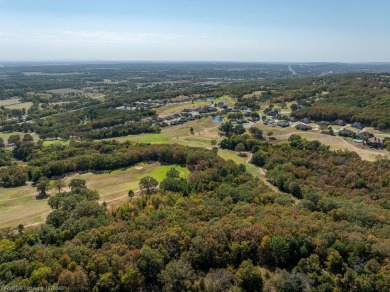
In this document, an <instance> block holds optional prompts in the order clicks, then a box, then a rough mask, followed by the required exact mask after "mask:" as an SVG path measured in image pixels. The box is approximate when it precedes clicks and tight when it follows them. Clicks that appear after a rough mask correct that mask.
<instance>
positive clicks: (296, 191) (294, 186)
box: [288, 182, 302, 199]
mask: <svg viewBox="0 0 390 292" xmlns="http://www.w3.org/2000/svg"><path fill="white" fill-rule="evenodd" d="M288 190H289V191H290V194H291V195H293V196H294V197H296V198H298V199H301V198H302V191H301V187H300V186H299V184H298V183H296V182H292V183H290V184H289V186H288Z"/></svg>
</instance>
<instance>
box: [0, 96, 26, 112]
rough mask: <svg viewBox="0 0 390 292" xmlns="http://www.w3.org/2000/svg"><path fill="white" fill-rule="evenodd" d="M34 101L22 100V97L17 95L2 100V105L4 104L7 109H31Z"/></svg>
mask: <svg viewBox="0 0 390 292" xmlns="http://www.w3.org/2000/svg"><path fill="white" fill-rule="evenodd" d="M32 105H33V103H32V102H20V99H19V98H17V97H15V98H11V99H6V100H0V106H4V107H5V108H7V109H23V108H25V109H29V108H30V107H32Z"/></svg>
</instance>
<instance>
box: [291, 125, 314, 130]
mask: <svg viewBox="0 0 390 292" xmlns="http://www.w3.org/2000/svg"><path fill="white" fill-rule="evenodd" d="M295 129H297V130H300V131H309V130H311V129H313V128H312V127H311V126H309V125H305V124H298V125H296V126H295Z"/></svg>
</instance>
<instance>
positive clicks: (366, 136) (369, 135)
mask: <svg viewBox="0 0 390 292" xmlns="http://www.w3.org/2000/svg"><path fill="white" fill-rule="evenodd" d="M357 136H358V137H359V138H360V139H363V140H368V139H370V138H372V137H374V134H372V133H369V132H366V131H364V132H360V133H359V134H357Z"/></svg>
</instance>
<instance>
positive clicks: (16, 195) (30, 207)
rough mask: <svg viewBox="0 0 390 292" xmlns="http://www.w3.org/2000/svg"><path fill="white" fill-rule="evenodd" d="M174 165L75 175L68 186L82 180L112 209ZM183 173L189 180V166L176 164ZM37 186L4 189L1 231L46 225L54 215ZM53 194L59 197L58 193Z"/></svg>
mask: <svg viewBox="0 0 390 292" xmlns="http://www.w3.org/2000/svg"><path fill="white" fill-rule="evenodd" d="M171 167H172V165H160V164H159V163H153V164H139V165H136V166H133V167H130V168H127V169H122V170H115V171H111V172H106V173H101V174H93V173H85V174H81V175H71V176H68V177H66V178H65V181H66V182H67V183H69V182H70V180H71V179H73V178H81V179H85V180H86V181H87V186H88V188H90V189H92V190H97V191H98V192H99V194H100V202H103V201H106V202H107V203H108V205H109V206H110V207H111V208H112V207H115V206H117V205H119V204H121V203H123V202H124V201H126V200H128V197H127V193H128V191H129V190H130V189H132V190H134V191H136V190H138V189H139V186H138V183H139V180H140V179H141V178H142V177H144V176H147V175H150V176H152V177H154V178H156V179H157V180H158V181H159V182H161V181H162V180H163V179H164V178H165V176H166V173H167V171H168V170H169V169H170V168H171ZM174 167H175V168H176V169H177V170H178V171H179V172H180V176H181V177H183V178H187V177H188V175H189V170H188V169H187V168H185V167H181V166H178V165H174ZM37 193H38V192H37V190H36V187H33V186H32V185H31V183H30V184H28V185H26V186H22V187H18V188H0V228H3V227H9V226H11V227H15V226H17V225H18V224H24V225H25V226H28V225H35V224H39V223H41V222H44V220H45V218H46V216H47V215H48V214H49V213H50V212H51V209H50V207H49V206H48V205H47V199H44V200H36V199H35V196H36V195H37ZM49 193H51V194H55V193H56V192H55V190H51V191H50V192H49Z"/></svg>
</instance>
